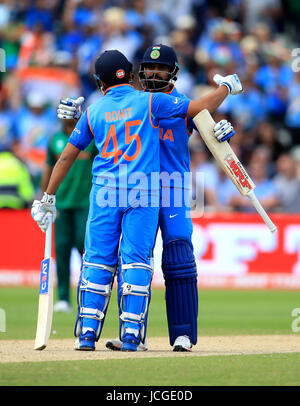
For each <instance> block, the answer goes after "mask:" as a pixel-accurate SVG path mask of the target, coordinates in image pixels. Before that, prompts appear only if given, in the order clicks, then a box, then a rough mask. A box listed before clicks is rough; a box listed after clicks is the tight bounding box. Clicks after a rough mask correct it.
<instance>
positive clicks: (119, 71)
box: [116, 69, 125, 79]
mask: <svg viewBox="0 0 300 406" xmlns="http://www.w3.org/2000/svg"><path fill="white" fill-rule="evenodd" d="M116 76H117V78H119V79H122V78H123V77H124V76H125V71H124V70H123V69H118V70H117V72H116Z"/></svg>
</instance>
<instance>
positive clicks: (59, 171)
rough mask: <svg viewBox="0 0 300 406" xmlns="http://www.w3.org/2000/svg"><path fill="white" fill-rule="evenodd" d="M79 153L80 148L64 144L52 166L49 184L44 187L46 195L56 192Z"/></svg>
mask: <svg viewBox="0 0 300 406" xmlns="http://www.w3.org/2000/svg"><path fill="white" fill-rule="evenodd" d="M79 153H80V149H78V148H77V147H75V146H74V145H72V144H70V143H68V144H67V145H66V147H65V149H64V150H63V152H62V154H61V156H60V158H59V159H58V161H57V162H56V164H55V166H54V168H53V172H52V174H51V177H50V180H49V184H48V186H47V189H46V193H47V194H48V195H55V194H56V192H57V189H58V188H59V186H60V184H61V183H62V181H63V180H64V178H65V177H66V175H67V173H68V172H69V169H70V168H71V166H72V165H73V163H74V161H75V160H76V158H77V156H78V154H79Z"/></svg>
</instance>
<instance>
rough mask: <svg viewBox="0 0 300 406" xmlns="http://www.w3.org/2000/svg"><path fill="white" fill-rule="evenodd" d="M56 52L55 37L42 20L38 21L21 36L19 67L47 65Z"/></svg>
mask: <svg viewBox="0 0 300 406" xmlns="http://www.w3.org/2000/svg"><path fill="white" fill-rule="evenodd" d="M54 52H55V37H54V34H53V33H52V32H50V31H46V30H45V28H44V27H43V25H42V24H41V23H40V22H38V21H37V22H36V24H35V25H34V26H33V28H32V29H31V30H27V31H25V32H24V34H23V35H22V37H21V45H20V52H19V57H18V68H25V67H27V66H29V65H38V66H47V65H49V64H50V62H51V58H52V55H53V53H54Z"/></svg>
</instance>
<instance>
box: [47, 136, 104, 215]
mask: <svg viewBox="0 0 300 406" xmlns="http://www.w3.org/2000/svg"><path fill="white" fill-rule="evenodd" d="M68 141H69V136H68V135H67V134H65V133H63V132H58V133H56V134H54V135H53V137H52V138H51V139H50V141H49V145H48V151H47V160H46V163H47V165H49V166H52V167H53V166H54V165H55V163H56V161H57V160H58V158H59V156H60V154H61V153H62V151H63V150H64V148H65V146H66V145H67V143H68ZM97 154H98V150H97V149H96V146H95V143H94V141H92V142H91V143H90V144H89V146H88V147H87V148H86V149H85V150H84V151H81V152H80V153H79V155H78V157H77V159H76V161H75V162H74V164H73V165H72V167H71V168H70V170H69V172H68V174H67V176H66V177H65V179H64V180H63V182H62V183H61V184H60V186H59V188H58V190H57V193H56V207H57V208H58V209H59V210H63V209H83V208H88V207H89V194H90V190H91V186H92V165H93V161H94V158H95V156H96V155H97Z"/></svg>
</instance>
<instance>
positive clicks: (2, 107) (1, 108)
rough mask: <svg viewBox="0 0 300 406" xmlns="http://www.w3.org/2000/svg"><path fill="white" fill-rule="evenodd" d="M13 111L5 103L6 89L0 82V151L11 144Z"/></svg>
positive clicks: (9, 147) (8, 147)
mask: <svg viewBox="0 0 300 406" xmlns="http://www.w3.org/2000/svg"><path fill="white" fill-rule="evenodd" d="M13 121H14V114H13V111H12V110H11V109H10V108H9V106H8V105H7V89H6V88H5V86H4V85H3V84H2V83H1V82H0V152H1V151H3V150H7V149H11V147H12V144H13Z"/></svg>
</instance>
